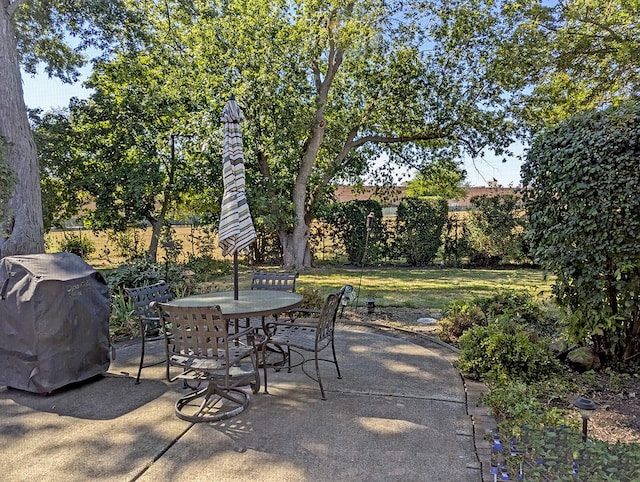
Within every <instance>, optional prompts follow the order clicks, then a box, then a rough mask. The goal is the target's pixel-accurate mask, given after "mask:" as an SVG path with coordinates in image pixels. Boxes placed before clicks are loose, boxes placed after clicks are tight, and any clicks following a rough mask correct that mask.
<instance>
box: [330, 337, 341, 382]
mask: <svg viewBox="0 0 640 482" xmlns="http://www.w3.org/2000/svg"><path fill="white" fill-rule="evenodd" d="M331 351H332V352H333V363H334V365H335V366H336V371H337V372H338V380H341V379H342V375H341V374H340V367H339V366H338V359H337V358H336V346H335V345H334V343H333V338H332V339H331Z"/></svg>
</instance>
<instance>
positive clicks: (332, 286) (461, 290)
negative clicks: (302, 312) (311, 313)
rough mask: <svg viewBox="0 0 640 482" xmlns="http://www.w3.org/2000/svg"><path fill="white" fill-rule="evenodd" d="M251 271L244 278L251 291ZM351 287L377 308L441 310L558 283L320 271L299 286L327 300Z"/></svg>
mask: <svg viewBox="0 0 640 482" xmlns="http://www.w3.org/2000/svg"><path fill="white" fill-rule="evenodd" d="M250 279H251V272H250V271H249V270H248V271H246V272H241V273H240V281H239V285H240V287H241V288H248V287H249V285H250ZM345 284H350V285H352V286H353V287H354V290H355V291H356V293H357V292H358V288H360V299H366V298H368V297H371V296H373V297H375V300H376V305H377V306H386V307H404V308H421V309H425V310H432V311H440V310H442V309H443V308H444V307H445V305H446V304H447V303H449V302H450V301H453V300H472V299H473V298H476V297H478V296H490V295H492V294H494V293H496V292H497V291H499V290H500V289H504V288H512V289H519V290H528V291H530V292H531V293H532V294H534V295H535V296H536V297H540V298H545V297H547V296H548V295H549V294H550V293H551V284H552V280H550V279H548V278H545V276H544V274H543V273H542V271H540V270H536V269H463V268H398V267H384V268H365V269H364V270H361V269H359V268H335V267H327V268H324V267H323V268H314V269H311V270H307V271H302V272H301V273H300V277H299V279H298V282H297V284H296V287H304V288H306V289H317V290H318V291H319V292H320V294H321V295H322V296H325V295H326V294H328V293H330V292H331V291H334V290H336V289H338V288H339V287H340V286H342V285H345Z"/></svg>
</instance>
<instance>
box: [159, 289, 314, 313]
mask: <svg viewBox="0 0 640 482" xmlns="http://www.w3.org/2000/svg"><path fill="white" fill-rule="evenodd" d="M301 303H302V295H301V294H299V293H290V292H288V291H275V290H273V291H272V290H242V291H238V299H237V300H236V299H234V293H233V291H218V292H215V293H205V294H201V295H193V296H187V297H186V298H175V299H173V300H172V301H171V302H169V304H171V305H175V306H189V307H200V306H216V305H218V306H220V310H221V311H222V315H223V316H224V318H225V319H227V320H234V319H238V318H251V317H254V316H256V317H266V316H270V315H278V314H280V313H283V312H286V311H289V310H293V309H294V308H297V307H298V306H300V304H301Z"/></svg>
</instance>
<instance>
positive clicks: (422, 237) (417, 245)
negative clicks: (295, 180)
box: [396, 198, 447, 266]
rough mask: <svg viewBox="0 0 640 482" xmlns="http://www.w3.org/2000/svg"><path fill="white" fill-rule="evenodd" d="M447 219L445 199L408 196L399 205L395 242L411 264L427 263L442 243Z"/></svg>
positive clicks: (432, 258) (431, 260) (431, 261)
mask: <svg viewBox="0 0 640 482" xmlns="http://www.w3.org/2000/svg"><path fill="white" fill-rule="evenodd" d="M446 220H447V202H446V200H444V199H436V200H426V199H416V198H406V199H403V200H402V201H401V202H400V205H399V206H398V216H397V218H396V243H397V244H398V252H399V253H402V255H404V257H405V258H406V260H407V263H408V264H409V265H411V266H425V265H427V264H430V263H433V260H434V258H435V256H436V253H437V252H438V249H440V246H441V245H442V228H443V226H444V224H445V222H446Z"/></svg>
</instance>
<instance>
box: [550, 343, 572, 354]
mask: <svg viewBox="0 0 640 482" xmlns="http://www.w3.org/2000/svg"><path fill="white" fill-rule="evenodd" d="M551 351H553V354H554V355H555V356H556V357H558V358H564V357H565V356H566V354H567V352H568V351H569V345H568V344H567V342H566V341H564V340H555V341H553V342H552V343H551Z"/></svg>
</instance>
